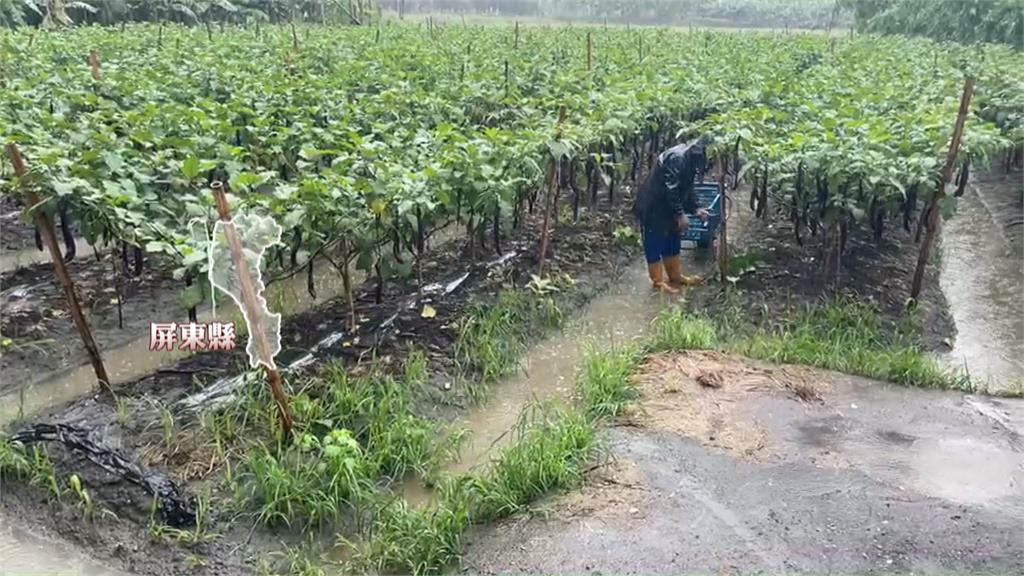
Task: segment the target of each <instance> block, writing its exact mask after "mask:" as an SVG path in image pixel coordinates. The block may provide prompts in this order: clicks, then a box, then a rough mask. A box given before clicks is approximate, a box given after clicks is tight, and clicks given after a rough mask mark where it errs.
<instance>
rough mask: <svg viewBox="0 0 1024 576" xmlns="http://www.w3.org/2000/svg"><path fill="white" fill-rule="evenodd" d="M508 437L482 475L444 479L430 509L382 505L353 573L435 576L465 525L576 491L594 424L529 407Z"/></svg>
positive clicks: (571, 412)
mask: <svg viewBox="0 0 1024 576" xmlns="http://www.w3.org/2000/svg"><path fill="white" fill-rule="evenodd" d="M515 434H516V436H515V439H514V441H513V442H512V444H510V445H509V446H507V447H505V448H504V449H503V450H502V451H501V453H500V454H499V455H498V457H497V458H496V459H495V461H494V462H493V463H492V465H491V466H490V468H489V469H487V470H486V471H485V472H484V473H482V474H466V475H463V476H459V477H455V478H445V479H444V480H442V481H441V482H440V483H439V485H438V489H437V493H438V495H437V498H436V499H435V500H434V502H433V503H432V505H430V506H428V507H426V508H422V509H417V508H411V507H409V505H408V504H407V503H406V502H405V501H404V500H402V499H401V498H394V499H391V500H389V501H387V502H385V503H384V504H383V505H382V506H380V507H379V508H378V510H377V511H376V514H375V518H374V522H373V527H372V529H371V532H370V535H369V537H368V538H367V540H366V541H365V542H364V543H362V544H351V543H349V545H350V546H351V547H352V549H353V550H354V551H355V553H354V556H353V561H352V566H351V567H352V568H353V569H354V570H362V571H365V570H376V571H378V572H381V573H385V574H396V573H399V574H424V573H435V572H438V571H440V570H441V569H443V568H444V567H445V566H447V565H449V564H450V563H451V562H452V561H454V560H455V559H457V558H458V555H459V545H460V541H461V537H462V533H463V532H464V531H465V529H466V528H467V527H468V526H469V525H470V524H471V523H473V522H482V521H487V520H494V519H497V518H503V517H506V516H508V515H510V514H514V513H515V512H518V511H520V510H522V509H523V508H524V507H525V506H527V505H528V504H530V503H531V502H533V501H535V500H537V499H538V498H540V497H541V496H543V495H545V494H547V493H549V492H551V491H552V490H557V489H564V488H571V487H575V486H578V485H579V484H580V483H581V482H582V481H583V477H584V473H585V468H584V466H585V464H586V462H588V461H589V460H591V459H592V458H593V457H594V455H595V454H596V450H597V430H596V428H595V425H594V422H593V421H592V420H590V419H589V418H587V417H586V415H585V414H584V413H583V412H581V411H578V410H575V409H572V408H566V407H562V406H559V405H557V404H554V403H543V404H535V405H531V406H530V407H529V408H528V409H527V410H526V411H524V413H523V416H522V417H521V419H520V422H519V423H518V425H517V426H516V431H515Z"/></svg>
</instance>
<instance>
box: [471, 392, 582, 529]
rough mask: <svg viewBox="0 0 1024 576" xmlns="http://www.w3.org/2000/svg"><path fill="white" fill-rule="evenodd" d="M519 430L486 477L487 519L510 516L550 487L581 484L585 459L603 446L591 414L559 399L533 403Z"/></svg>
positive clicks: (483, 503)
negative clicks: (582, 411)
mask: <svg viewBox="0 0 1024 576" xmlns="http://www.w3.org/2000/svg"><path fill="white" fill-rule="evenodd" d="M516 435H517V438H516V439H515V441H514V442H513V443H512V444H511V445H510V446H508V447H506V448H505V449H504V450H502V452H501V454H499V456H498V458H497V460H496V461H495V462H494V464H493V466H492V468H491V470H490V472H489V473H488V474H487V475H486V476H485V477H484V478H482V479H481V481H480V489H479V492H480V495H479V498H480V503H479V508H478V510H476V516H477V517H479V518H481V519H490V518H500V517H503V516H507V515H509V514H512V513H514V512H517V511H519V510H520V509H521V508H522V507H523V506H525V505H526V504H528V503H530V502H532V501H533V500H535V499H537V498H538V497H540V496H542V495H543V494H545V493H547V492H549V491H550V490H553V489H556V488H568V487H572V486H577V485H579V483H580V482H581V481H582V480H583V463H584V462H585V461H586V460H587V459H588V458H590V457H591V456H592V455H593V454H594V452H595V450H596V447H597V431H596V430H595V428H594V426H593V424H592V423H591V422H590V421H589V420H588V419H587V418H586V416H585V415H584V414H582V413H580V412H577V411H574V410H569V409H565V408H563V407H560V406H559V405H557V404H554V403H545V404H536V405H531V406H530V407H528V408H527V409H526V410H525V411H524V412H523V415H522V416H521V417H520V421H519V423H518V424H517V425H516Z"/></svg>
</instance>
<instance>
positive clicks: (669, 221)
mask: <svg viewBox="0 0 1024 576" xmlns="http://www.w3.org/2000/svg"><path fill="white" fill-rule="evenodd" d="M703 165H704V148H703V147H701V146H687V145H686V144H679V145H677V146H673V147H672V148H669V149H668V150H665V151H664V152H662V153H661V154H659V155H658V160H657V162H655V165H654V168H653V169H652V170H651V172H650V174H648V175H647V180H645V181H644V183H643V185H642V186H640V190H639V192H638V194H637V197H636V201H635V202H634V204H633V214H634V215H635V216H636V217H637V219H639V220H640V225H641V226H642V227H643V229H644V231H645V232H650V233H653V234H658V235H664V234H668V233H669V232H672V231H674V230H675V229H676V226H677V225H676V219H677V218H678V217H679V216H682V215H683V214H693V213H694V212H696V211H697V194H696V192H695V191H694V178H695V176H696V175H697V170H699V169H700V168H701V167H702V166H703Z"/></svg>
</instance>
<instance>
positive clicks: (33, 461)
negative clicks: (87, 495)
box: [0, 434, 67, 501]
mask: <svg viewBox="0 0 1024 576" xmlns="http://www.w3.org/2000/svg"><path fill="white" fill-rule="evenodd" d="M8 480H25V481H27V482H28V483H29V485H30V486H37V487H39V488H43V489H45V490H46V491H47V494H48V496H49V498H50V500H51V501H59V500H60V499H61V496H63V495H64V493H65V492H66V491H67V488H66V487H65V486H64V483H63V482H61V480H60V478H58V477H57V470H56V468H55V467H54V465H53V460H51V459H50V456H49V455H48V454H47V453H46V450H45V449H44V448H42V447H39V446H25V445H24V444H22V443H20V442H13V441H11V440H10V439H9V438H7V437H6V436H5V435H3V434H0V484H2V483H3V482H5V481H8Z"/></svg>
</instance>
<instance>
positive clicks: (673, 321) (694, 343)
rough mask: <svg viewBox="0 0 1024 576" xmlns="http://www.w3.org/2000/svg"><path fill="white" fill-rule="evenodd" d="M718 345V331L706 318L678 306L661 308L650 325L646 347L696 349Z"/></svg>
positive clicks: (657, 350)
mask: <svg viewBox="0 0 1024 576" xmlns="http://www.w3.org/2000/svg"><path fill="white" fill-rule="evenodd" d="M717 345H718V331H717V330H716V328H715V325H714V324H713V323H712V322H711V321H710V320H708V319H706V318H702V317H700V316H697V315H695V314H691V313H688V312H686V311H685V310H684V309H683V308H680V307H670V308H666V309H665V310H663V311H662V312H661V313H660V314H659V315H658V317H657V318H656V319H655V320H654V323H653V324H652V325H651V334H650V337H649V338H648V341H647V348H648V349H649V350H650V351H651V352H660V351H665V350H697V349H708V348H714V347H716V346H717Z"/></svg>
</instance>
